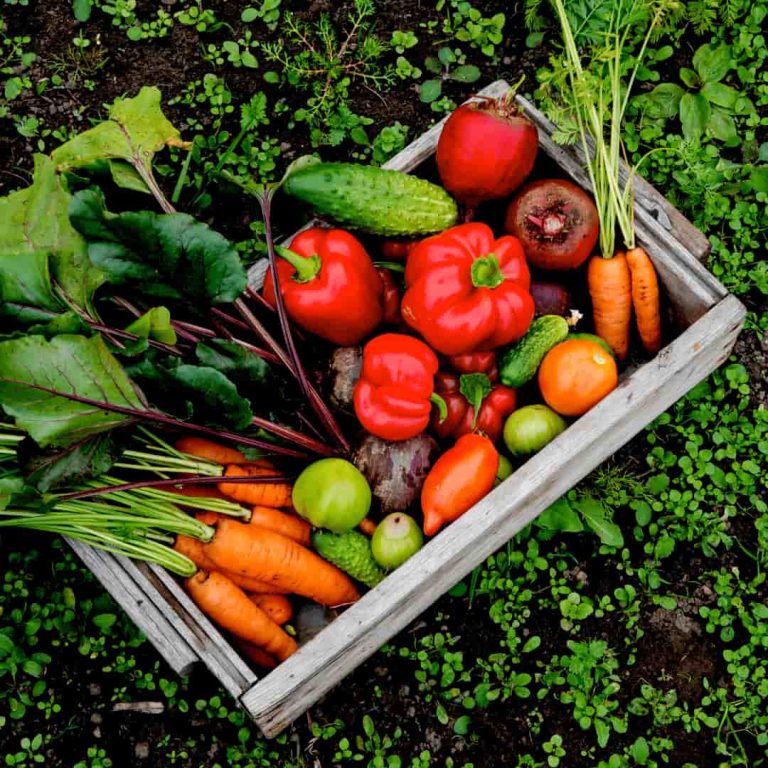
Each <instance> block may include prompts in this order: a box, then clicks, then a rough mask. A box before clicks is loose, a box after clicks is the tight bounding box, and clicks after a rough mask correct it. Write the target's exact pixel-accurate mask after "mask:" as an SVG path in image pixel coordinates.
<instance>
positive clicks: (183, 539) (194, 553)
mask: <svg viewBox="0 0 768 768" xmlns="http://www.w3.org/2000/svg"><path fill="white" fill-rule="evenodd" d="M173 548H174V549H175V550H176V551H177V552H179V553H181V554H182V555H186V556H187V557H188V558H189V559H190V560H191V561H192V562H193V563H194V564H195V565H196V566H197V567H198V568H202V569H203V570H205V571H219V572H220V573H223V574H224V575H225V576H226V577H227V578H229V579H231V580H232V581H234V582H235V584H237V586H238V587H240V589H244V590H245V591H246V592H250V593H251V594H274V593H275V592H280V589H279V588H278V587H276V586H275V585H274V584H267V583H266V582H265V581H259V580H258V579H249V578H247V577H246V576H241V575H240V574H237V573H229V572H228V571H225V570H224V569H222V568H219V567H218V566H217V565H216V563H214V562H213V560H211V558H210V557H208V555H206V554H205V550H204V549H203V542H202V541H198V540H197V539H193V538H192V537H191V536H183V535H179V536H177V537H176V543H175V544H174V545H173Z"/></svg>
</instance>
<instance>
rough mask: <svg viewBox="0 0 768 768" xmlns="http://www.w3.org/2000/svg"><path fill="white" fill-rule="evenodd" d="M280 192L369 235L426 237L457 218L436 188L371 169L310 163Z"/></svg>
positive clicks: (413, 178)
mask: <svg viewBox="0 0 768 768" xmlns="http://www.w3.org/2000/svg"><path fill="white" fill-rule="evenodd" d="M283 189H284V190H285V191H286V192H287V193H288V194H289V195H292V196H293V197H296V198H298V199H299V200H302V201H303V202H305V203H308V204H309V205H310V206H312V208H313V209H314V210H315V211H317V213H319V214H320V215H322V216H328V217H329V218H331V219H333V220H334V221H336V222H338V223H339V224H345V225H347V226H349V227H352V228H354V229H361V230H363V231H364V232H370V233H371V234H374V235H386V236H388V237H394V236H398V235H427V234H430V233H431V232H441V231H442V230H444V229H448V228H449V227H452V226H453V225H454V224H456V221H457V219H458V210H457V208H456V203H455V201H454V200H453V198H452V197H451V196H450V195H449V194H448V193H447V192H446V191H445V190H444V189H443V188H442V187H438V186H437V185H436V184H432V183H431V182H429V181H424V179H419V178H417V177H416V176H411V175H410V174H407V173H401V172H400V171H390V170H385V169H383V168H377V167H376V166H373V165H358V164H356V163H310V164H307V165H304V166H303V167H301V168H299V169H297V170H295V171H293V172H291V173H289V174H288V176H287V178H286V179H285V182H284V183H283Z"/></svg>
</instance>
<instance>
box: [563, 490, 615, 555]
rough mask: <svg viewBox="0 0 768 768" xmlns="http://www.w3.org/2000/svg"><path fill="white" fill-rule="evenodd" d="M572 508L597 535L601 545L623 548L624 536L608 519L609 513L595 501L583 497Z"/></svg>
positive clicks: (588, 497)
mask: <svg viewBox="0 0 768 768" xmlns="http://www.w3.org/2000/svg"><path fill="white" fill-rule="evenodd" d="M573 506H574V507H575V508H576V509H577V510H578V511H579V513H580V514H581V516H582V517H583V518H584V522H585V523H586V524H587V525H588V526H589V527H590V528H591V529H592V531H594V533H596V534H597V537H598V538H599V539H600V541H601V542H602V543H603V544H607V545H608V546H611V547H622V546H624V536H623V535H622V533H621V528H619V526H618V525H616V523H614V522H613V520H611V519H609V517H610V511H609V510H608V509H606V507H604V506H603V505H602V504H601V503H600V502H599V501H597V499H593V498H592V497H590V496H585V497H584V498H582V499H579V500H578V501H575V502H574V503H573Z"/></svg>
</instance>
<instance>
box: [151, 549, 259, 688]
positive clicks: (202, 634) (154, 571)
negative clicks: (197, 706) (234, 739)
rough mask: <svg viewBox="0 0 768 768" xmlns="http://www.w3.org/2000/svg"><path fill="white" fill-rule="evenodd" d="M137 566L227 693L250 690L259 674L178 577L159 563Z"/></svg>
mask: <svg viewBox="0 0 768 768" xmlns="http://www.w3.org/2000/svg"><path fill="white" fill-rule="evenodd" d="M136 567H137V569H138V571H139V572H140V575H137V579H140V580H141V583H143V584H150V585H152V595H153V598H154V599H155V600H156V605H157V606H158V607H159V608H160V609H162V610H164V611H165V612H166V614H172V615H173V620H174V626H175V627H176V629H177V631H178V632H179V634H180V635H182V636H183V637H184V639H185V640H186V642H187V643H188V644H189V645H190V647H191V648H192V649H193V650H194V651H195V653H196V654H197V656H198V658H199V659H200V660H201V661H202V662H203V663H204V664H205V666H206V667H208V669H209V670H210V671H211V673H212V674H213V675H214V677H216V679H217V680H218V681H219V683H221V685H222V686H223V687H224V688H225V689H226V690H227V691H228V693H229V694H230V695H231V696H232V697H234V698H235V699H236V698H238V697H239V696H240V695H241V694H242V693H243V691H246V690H249V689H250V688H251V687H252V686H253V684H254V683H255V682H256V681H257V680H258V676H257V675H256V674H255V673H254V671H253V670H252V669H251V668H250V667H249V666H248V665H247V664H246V663H245V662H244V661H243V660H242V658H241V657H240V655H239V654H238V652H237V651H236V650H235V649H234V648H233V647H232V646H231V645H230V644H229V643H228V642H227V641H226V640H225V639H224V637H223V636H222V634H221V633H220V632H219V630H218V629H217V628H216V627H215V626H214V625H213V624H212V623H211V622H210V621H209V620H208V618H207V617H206V616H204V615H203V613H201V611H200V609H199V608H198V607H197V606H196V605H195V604H194V603H193V602H192V600H190V599H189V596H188V595H187V593H186V592H184V590H183V589H182V588H181V586H180V585H179V584H178V582H177V581H176V579H175V578H174V577H173V576H171V574H169V573H168V572H167V571H166V570H165V569H164V568H161V567H160V566H157V565H148V564H146V563H137V564H136ZM139 626H141V625H139Z"/></svg>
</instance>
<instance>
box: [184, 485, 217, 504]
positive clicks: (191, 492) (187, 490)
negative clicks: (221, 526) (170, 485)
mask: <svg viewBox="0 0 768 768" xmlns="http://www.w3.org/2000/svg"><path fill="white" fill-rule="evenodd" d="M173 492H174V493H178V494H179V495H180V496H189V497H190V498H195V499H223V498H225V497H224V494H222V492H221V491H220V490H219V489H218V488H217V487H216V486H215V485H209V484H208V483H201V484H198V485H195V484H194V483H185V484H184V485H182V486H179V488H178V489H176V488H174V489H173ZM183 503H184V502H183V501H180V502H179V504H183Z"/></svg>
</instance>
